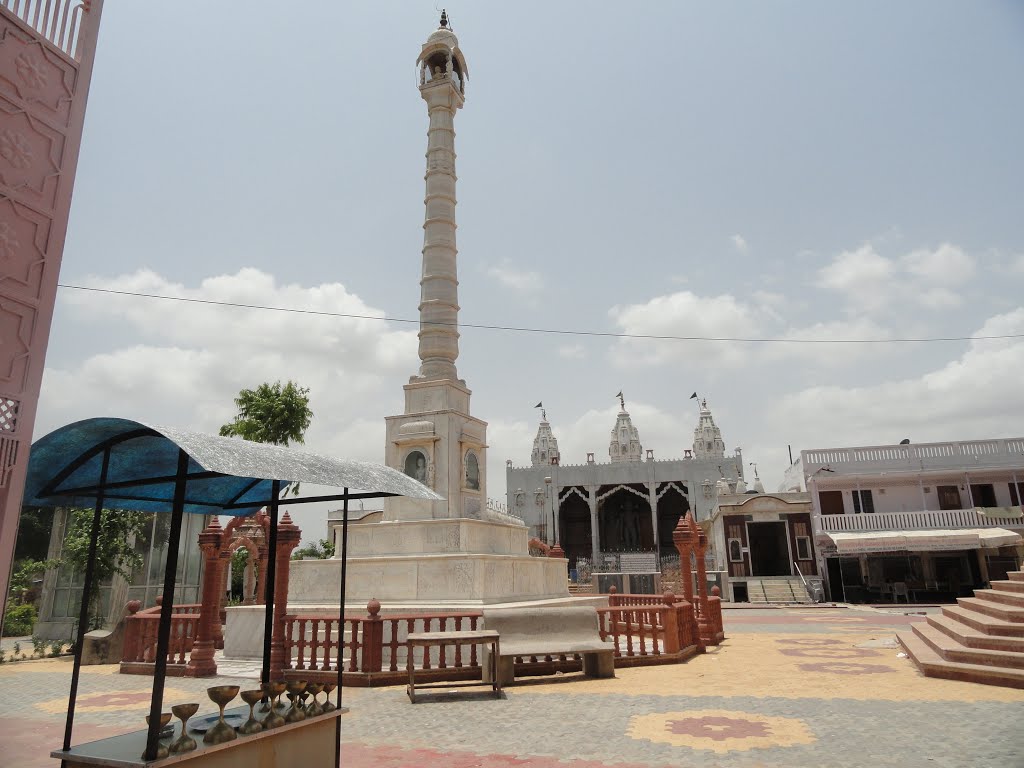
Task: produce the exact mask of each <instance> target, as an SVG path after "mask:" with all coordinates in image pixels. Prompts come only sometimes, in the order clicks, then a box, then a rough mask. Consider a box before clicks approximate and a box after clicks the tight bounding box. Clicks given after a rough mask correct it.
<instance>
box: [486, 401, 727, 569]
mask: <svg viewBox="0 0 1024 768" xmlns="http://www.w3.org/2000/svg"><path fill="white" fill-rule="evenodd" d="M618 397H619V405H620V408H619V412H618V414H617V415H616V417H615V424H614V426H613V427H612V429H611V434H610V438H609V441H608V461H607V462H606V463H605V462H601V463H599V462H597V461H596V460H595V458H594V453H588V454H587V457H586V462H585V463H580V464H567V463H565V462H563V461H562V456H561V454H560V453H559V451H558V442H557V439H556V437H555V433H554V430H553V429H552V426H551V424H550V422H549V421H548V419H547V413H546V412H544V411H542V412H541V421H540V424H539V425H538V427H537V436H536V438H534V442H533V445H534V448H533V452H532V454H531V463H530V466H523V467H519V466H515V465H514V464H513V462H512V461H511V460H510V461H508V462H507V468H506V480H507V489H508V508H509V511H510V512H511V513H512V514H514V515H517V516H519V517H521V518H522V519H523V520H524V522H525V523H526V525H527V526H529V528H530V534H531V536H534V537H536V538H537V539H539V540H541V541H543V542H545V543H548V544H555V543H558V544H559V545H560V546H561V547H562V549H563V550H565V553H566V557H567V558H568V559H569V563H570V567H573V566H574V565H575V562H576V560H577V558H579V557H586V558H588V559H591V560H595V559H596V555H598V554H600V553H615V552H656V553H659V554H661V555H671V554H673V553H675V548H674V546H673V544H672V529H673V528H675V526H676V523H677V522H678V521H679V518H680V517H681V516H682V515H683V514H684V513H685V512H686V511H687V510H690V509H693V510H695V514H696V516H697V519H698V520H701V519H705V518H707V517H708V515H709V514H710V512H711V510H712V509H713V508H714V505H715V499H716V498H717V496H718V494H719V493H734V492H735V491H736V488H737V484H739V487H740V488H742V489H743V490H741V491H740V492H741V493H742V492H743V491H745V490H746V486H745V482H744V480H743V455H742V453H741V451H740V450H739V449H738V448H737V449H736V452H735V454H734V455H732V456H726V455H725V442H724V440H723V438H722V433H721V430H719V428H718V427H717V425H716V424H715V421H714V418H713V417H712V415H711V410H710V408H708V405H707V402H706V401H701V402H700V415H699V420H698V424H697V428H696V429H695V431H694V441H693V444H692V446H690V447H686V448H682V449H681V450H680V451H679V452H680V453H681V454H682V455H681V456H679V457H676V458H668V459H656V458H655V457H654V451H653V450H651V449H647V450H646V451H645V450H644V448H643V446H642V443H641V440H640V430H639V428H638V427H637V426H636V425H634V424H633V420H632V417H631V416H630V414H629V411H627V410H626V402H625V398H624V397H623V396H622V393H621V392H620V393H619V395H618Z"/></svg>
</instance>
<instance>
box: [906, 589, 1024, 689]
mask: <svg viewBox="0 0 1024 768" xmlns="http://www.w3.org/2000/svg"><path fill="white" fill-rule="evenodd" d="M1008 575H1009V580H1008V581H993V582H992V589H979V590H977V591H975V593H974V597H960V598H957V604H956V605H947V606H943V608H942V614H941V615H940V614H934V615H930V616H928V618H927V621H926V622H922V623H919V624H915V625H914V626H913V628H912V631H910V632H898V633H897V634H896V636H897V637H898V638H899V641H900V643H901V644H902V645H903V647H904V648H905V649H906V651H907V653H908V654H909V655H910V658H911V659H913V660H914V663H915V664H917V666H918V667H919V668H920V669H921V671H922V672H923V673H924V674H926V675H928V676H929V677H945V678H949V679H951V680H966V681H968V682H972V683H985V684H987V685H1003V686H1007V687H1010V688H1024V571H1014V572H1013V573H1010V574H1008Z"/></svg>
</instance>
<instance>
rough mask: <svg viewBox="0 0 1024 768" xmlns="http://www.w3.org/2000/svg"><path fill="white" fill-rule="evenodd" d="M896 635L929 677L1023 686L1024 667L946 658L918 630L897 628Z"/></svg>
mask: <svg viewBox="0 0 1024 768" xmlns="http://www.w3.org/2000/svg"><path fill="white" fill-rule="evenodd" d="M896 637H897V639H898V640H899V641H900V644H901V645H902V646H903V648H904V649H905V650H906V651H907V653H908V654H909V655H910V658H911V659H913V661H914V663H915V664H917V666H918V668H919V669H920V670H921V671H922V672H923V673H924V674H925V675H927V676H928V677H942V678H946V679H949V680H963V681H965V682H969V683H982V684H984V685H1001V686H1005V687H1008V688H1024V669H1010V668H1006V667H995V666H988V665H985V664H966V663H963V662H957V661H947V660H946V659H943V658H942V657H941V656H940V655H939V654H938V653H937V652H936V651H935V649H934V648H932V646H930V645H928V643H926V642H925V641H924V640H923V639H922V638H921V637H920V636H919V635H917V634H916V633H915V632H897V633H896Z"/></svg>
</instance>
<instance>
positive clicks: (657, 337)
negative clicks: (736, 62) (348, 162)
mask: <svg viewBox="0 0 1024 768" xmlns="http://www.w3.org/2000/svg"><path fill="white" fill-rule="evenodd" d="M57 285H58V287H60V288H68V289H71V290H76V291H90V292H93V293H106V294H113V295H116V296H133V297H136V298H141V299H160V300H162V301H180V302H185V303H188V304H206V305H209V306H215V307H234V308H237V309H258V310H262V311H265V312H287V313H291V314H296V315H315V316H318V317H338V318H346V319H350V320H379V321H381V322H388V323H413V324H416V325H419V323H420V320H419V318H416V319H409V318H405V317H388V316H386V315H385V316H379V315H358V314H355V313H351V312H328V311H327V310H321V309H299V308H297V307H274V306H269V305H266V304H247V303H244V302H239V301H216V300H214V299H195V298H190V297H188V296H164V295H161V294H158V293H142V292H139V291H119V290H115V289H113V288H96V287H93V286H88V285H71V284H68V283H58V284H57ZM430 324H431V325H454V326H457V327H459V328H478V329H481V330H485V331H512V332H515V333H546V334H552V335H558V336H592V337H599V338H610V339H648V340H653V341H727V342H737V343H744V344H930V343H935V342H948V341H978V340H987V339H1020V338H1024V333H1003V334H992V335H986V336H930V337H919V338H898V339H802V338H770V337H765V338H757V337H748V336H677V335H674V334H654V333H615V332H612V331H572V330H566V329H563V328H528V327H523V326H515V325H488V324H485V323H463V322H459V323H442V322H432V323H430Z"/></svg>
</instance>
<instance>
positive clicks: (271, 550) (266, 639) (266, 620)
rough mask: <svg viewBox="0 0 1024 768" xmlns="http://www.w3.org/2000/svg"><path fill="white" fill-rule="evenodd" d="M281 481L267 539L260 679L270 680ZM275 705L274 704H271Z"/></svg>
mask: <svg viewBox="0 0 1024 768" xmlns="http://www.w3.org/2000/svg"><path fill="white" fill-rule="evenodd" d="M280 495H281V481H280V480H274V481H273V482H272V483H271V486H270V503H269V504H268V505H267V506H268V507H269V509H270V536H269V538H268V541H267V573H266V580H267V582H266V583H267V591H266V596H265V597H264V599H263V603H264V606H265V608H266V615H265V616H264V617H263V671H262V672H260V680H261V681H262V682H264V683H269V682H270V645H271V641H272V640H273V637H274V593H275V591H276V589H277V586H276V584H277V513H278V507H279V506H280V498H279V497H280ZM271 706H273V704H271Z"/></svg>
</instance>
